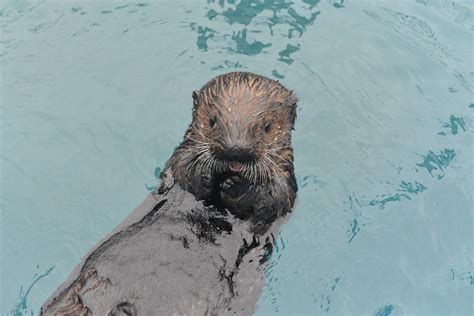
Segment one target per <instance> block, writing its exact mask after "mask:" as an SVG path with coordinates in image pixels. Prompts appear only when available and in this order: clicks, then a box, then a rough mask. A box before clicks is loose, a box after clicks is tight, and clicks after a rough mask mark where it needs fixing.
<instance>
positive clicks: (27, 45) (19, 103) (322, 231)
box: [0, 0, 474, 316]
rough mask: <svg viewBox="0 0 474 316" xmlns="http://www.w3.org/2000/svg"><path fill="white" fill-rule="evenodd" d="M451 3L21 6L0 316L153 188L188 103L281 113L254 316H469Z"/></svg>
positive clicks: (467, 131)
mask: <svg viewBox="0 0 474 316" xmlns="http://www.w3.org/2000/svg"><path fill="white" fill-rule="evenodd" d="M473 12H474V8H473V5H472V3H471V2H470V1H461V0H460V1H449V0H445V1H441V0H440V1H437V0H418V1H415V0H413V1H411V0H403V1H375V0H374V1H344V0H338V1H334V0H331V1H326V0H321V1H318V0H303V1H286V0H274V1H271V0H266V1H263V0H260V1H257V0H241V1H239V0H227V1H224V0H219V1H210V0H209V1H160V2H123V1H100V2H97V1H47V2H46V1H24V0H4V1H2V3H1V7H0V25H1V28H2V31H1V39H0V40H1V43H0V44H1V46H0V65H1V66H0V67H1V90H0V91H1V93H0V95H1V112H0V115H1V116H0V132H1V154H0V155H1V156H0V171H1V191H0V212H1V213H0V214H1V220H0V227H1V235H0V244H1V252H0V264H1V280H0V284H1V285H0V291H1V292H0V313H2V314H6V315H30V314H36V313H37V312H38V310H39V307H40V306H41V304H42V303H43V302H44V300H45V299H46V298H47V297H48V296H49V295H50V294H51V293H52V292H53V290H54V289H55V288H56V287H57V286H58V285H59V284H60V283H61V282H62V281H63V280H64V279H65V278H66V277H67V275H68V274H69V273H70V272H71V271H72V269H73V268H74V266H75V265H76V264H77V263H78V262H79V261H80V259H81V257H82V256H83V255H84V254H85V253H86V252H87V250H89V249H90V248H91V247H92V246H93V245H94V244H95V243H96V242H97V241H98V240H99V239H100V238H101V237H102V236H104V235H105V234H106V233H107V232H109V231H110V230H111V229H112V228H113V227H115V226H116V225H117V224H118V223H119V222H121V221H122V219H123V218H124V217H125V216H126V215H127V214H128V213H129V212H130V211H131V210H132V209H133V208H134V207H135V206H136V205H138V204H139V203H140V202H141V201H142V200H143V199H144V197H145V196H146V195H147V194H148V192H149V191H150V190H152V189H153V187H155V186H156V185H157V183H158V180H157V178H156V175H157V174H159V170H160V168H162V167H163V166H164V163H165V162H166V160H167V159H168V157H169V156H170V155H171V153H172V151H173V148H174V147H175V146H176V145H177V144H178V142H179V141H180V140H181V139H182V136H183V134H184V131H185V128H186V126H187V124H188V123H189V121H190V119H191V92H192V91H193V90H195V89H198V88H200V87H201V86H202V85H203V84H204V83H205V82H206V81H207V80H209V79H210V78H212V77H214V76H216V75H218V74H221V73H225V72H228V71H235V70H242V71H252V72H256V73H259V74H262V75H265V76H269V77H271V78H274V79H279V80H280V81H281V82H282V83H283V84H285V85H286V86H288V87H289V88H291V89H293V90H294V91H295V93H296V94H297V95H298V96H299V99H300V102H299V110H298V120H297V125H296V131H295V133H294V140H293V142H294V147H295V158H296V161H295V168H296V173H297V177H298V182H299V187H300V191H299V197H298V202H297V207H296V209H295V211H294V213H293V216H292V218H291V220H290V221H289V222H288V223H287V224H286V225H285V226H284V227H283V229H282V233H281V235H280V236H279V237H278V243H277V245H278V249H277V253H276V254H275V255H274V256H273V257H272V264H271V267H270V268H269V269H268V270H267V272H266V277H267V284H266V287H265V290H264V293H263V294H262V296H261V298H260V300H259V304H258V309H257V315H270V314H272V315H273V314H279V315H290V314H291V315H294V314H302V315H303V314H328V315H346V314H352V315H354V314H360V315H377V316H381V315H385V316H387V315H410V314H417V315H448V314H457V315H469V314H472V312H473V306H472V301H473V299H474V291H473V289H474V287H473V285H474V264H473V260H474V249H473V245H474V243H473V241H474V238H473V228H474V225H473V192H474V187H473V168H474V164H473V161H474V160H473V159H472V158H473V154H474V145H473V131H474V129H473V120H474V115H473V113H474V112H473V111H474V98H473V90H474V67H473V57H472V56H473V48H472V44H473V43H472V36H473V31H474V20H473Z"/></svg>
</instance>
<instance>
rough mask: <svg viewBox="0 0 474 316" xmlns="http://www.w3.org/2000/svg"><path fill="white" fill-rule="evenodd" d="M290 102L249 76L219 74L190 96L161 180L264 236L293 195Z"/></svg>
mask: <svg viewBox="0 0 474 316" xmlns="http://www.w3.org/2000/svg"><path fill="white" fill-rule="evenodd" d="M296 102H297V98H296V96H295V95H294V94H293V93H292V92H291V91H289V90H288V89H286V88H285V87H284V86H283V85H281V84H280V83H278V82H277V81H274V80H271V79H269V78H265V77H263V76H259V75H256V74H252V73H246V72H233V73H228V74H224V75H220V76H217V77H215V78H214V79H212V80H211V81H209V82H208V83H207V84H205V85H204V86H203V87H202V88H201V89H200V90H199V91H194V92H193V118H192V122H191V124H190V125H189V127H188V129H187V131H186V133H185V135H184V139H183V141H182V143H181V144H180V145H179V146H178V147H177V148H176V150H175V152H174V153H173V155H172V156H171V158H170V159H169V160H168V162H167V164H166V167H165V168H164V170H163V173H162V175H161V178H162V187H166V186H169V185H170V184H167V183H166V182H167V179H166V178H167V175H172V177H169V178H174V183H178V184H179V185H180V186H181V187H182V188H183V189H184V190H186V191H189V192H191V193H192V194H194V196H195V197H196V198H197V199H199V200H206V201H209V202H210V203H212V204H214V205H217V206H222V207H224V208H226V209H227V210H229V211H230V212H231V213H233V214H234V215H235V216H237V217H238V218H241V219H244V220H250V222H251V223H252V230H253V231H254V232H256V233H263V232H264V231H265V230H266V229H267V228H268V227H269V225H270V224H271V223H272V222H273V221H274V220H275V219H276V218H277V217H279V216H283V215H285V214H286V213H287V212H289V211H291V209H292V207H293V204H294V201H295V198H296V192H297V185H296V180H295V175H294V169H293V149H292V147H291V131H292V129H293V126H294V123H295V119H296Z"/></svg>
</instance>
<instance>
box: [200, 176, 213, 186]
mask: <svg viewBox="0 0 474 316" xmlns="http://www.w3.org/2000/svg"><path fill="white" fill-rule="evenodd" d="M201 183H202V185H203V186H204V187H205V188H212V186H213V181H212V177H211V175H210V174H207V173H203V174H202V175H201Z"/></svg>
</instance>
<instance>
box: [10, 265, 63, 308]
mask: <svg viewBox="0 0 474 316" xmlns="http://www.w3.org/2000/svg"><path fill="white" fill-rule="evenodd" d="M36 268H38V267H36ZM53 269H54V266H53V267H51V268H49V269H48V270H46V271H45V272H44V273H42V274H40V275H38V274H37V273H36V274H35V276H34V277H33V278H34V279H33V281H32V282H31V284H30V285H29V286H28V288H27V289H26V291H25V290H23V287H21V288H20V293H19V294H18V303H16V305H15V306H13V308H12V310H11V311H10V315H12V316H21V315H28V314H29V313H31V315H34V312H33V309H31V308H29V307H28V295H29V294H30V292H31V290H32V289H33V287H34V286H35V284H36V283H38V281H40V280H41V279H42V278H44V277H46V276H48V274H50V273H51V271H53Z"/></svg>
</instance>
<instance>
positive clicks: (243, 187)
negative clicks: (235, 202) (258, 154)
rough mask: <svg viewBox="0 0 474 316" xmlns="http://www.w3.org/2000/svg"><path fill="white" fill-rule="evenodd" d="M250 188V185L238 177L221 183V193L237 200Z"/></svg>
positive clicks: (235, 176)
mask: <svg viewBox="0 0 474 316" xmlns="http://www.w3.org/2000/svg"><path fill="white" fill-rule="evenodd" d="M249 187H250V183H249V182H248V181H247V180H246V179H244V178H242V177H239V176H237V175H234V176H231V177H229V178H227V179H225V181H224V182H222V183H221V192H222V193H223V194H224V195H226V196H229V197H232V198H236V197H239V196H241V195H242V194H244V193H246V192H247V191H248V189H249Z"/></svg>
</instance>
